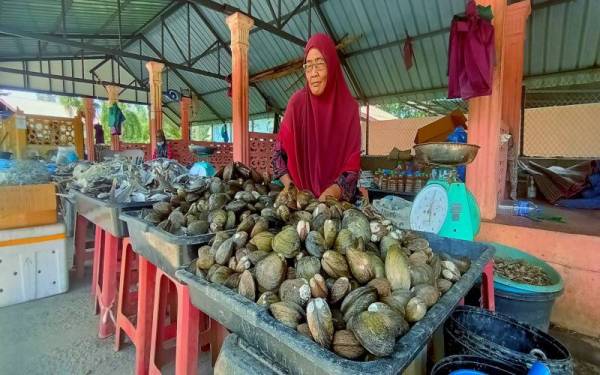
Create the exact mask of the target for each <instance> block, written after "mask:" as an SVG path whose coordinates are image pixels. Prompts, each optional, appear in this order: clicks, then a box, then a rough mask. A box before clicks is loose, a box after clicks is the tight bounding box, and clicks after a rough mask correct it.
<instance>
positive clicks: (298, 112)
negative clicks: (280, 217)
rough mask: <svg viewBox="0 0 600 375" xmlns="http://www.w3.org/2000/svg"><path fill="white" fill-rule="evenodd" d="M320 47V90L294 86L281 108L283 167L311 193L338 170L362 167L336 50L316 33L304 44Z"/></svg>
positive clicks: (355, 119)
mask: <svg viewBox="0 0 600 375" xmlns="http://www.w3.org/2000/svg"><path fill="white" fill-rule="evenodd" d="M311 48H316V49H318V50H319V51H320V52H321V54H322V55H323V57H324V58H325V62H326V63H327V83H326V86H325V91H323V93H322V94H321V95H320V96H315V95H313V94H312V93H311V92H310V89H309V88H308V84H307V85H306V86H305V87H304V88H302V89H300V90H298V91H296V92H295V93H294V94H293V95H292V97H291V98H290V101H289V102H288V106H287V108H286V110H285V116H284V117H283V121H282V122H281V129H280V130H279V142H281V146H282V148H283V150H284V151H285V153H286V154H287V169H288V172H289V174H290V176H291V178H292V181H293V182H294V184H295V185H296V186H298V188H299V189H306V190H310V191H311V192H312V193H313V194H314V195H315V196H317V197H318V196H320V195H321V193H322V192H323V191H324V190H325V189H327V188H328V187H329V186H331V185H332V184H334V183H336V181H337V180H338V178H339V177H340V175H341V174H342V173H345V172H354V173H357V174H358V171H359V170H360V117H359V112H358V103H357V102H356V100H354V98H353V97H352V94H351V93H350V90H349V89H348V86H347V85H346V81H345V80H344V73H343V72H342V67H341V65H340V61H339V58H338V55H337V51H336V48H335V43H334V42H333V40H332V39H331V38H330V37H329V36H327V35H325V34H321V33H319V34H314V35H313V36H312V37H311V38H310V39H309V40H308V42H307V43H306V47H305V48H304V59H306V55H307V54H308V51H309V50H310V49H311Z"/></svg>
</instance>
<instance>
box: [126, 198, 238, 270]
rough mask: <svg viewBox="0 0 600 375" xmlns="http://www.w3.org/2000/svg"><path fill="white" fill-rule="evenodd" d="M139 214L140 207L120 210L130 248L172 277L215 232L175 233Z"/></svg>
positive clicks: (195, 255)
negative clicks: (179, 234)
mask: <svg viewBox="0 0 600 375" xmlns="http://www.w3.org/2000/svg"><path fill="white" fill-rule="evenodd" d="M140 214H141V211H140V210H137V211H135V210H134V211H124V212H123V213H121V216H120V218H121V220H123V221H124V222H126V223H127V227H128V228H129V239H130V240H131V243H132V244H133V251H135V252H136V253H138V254H140V255H142V256H143V257H144V258H146V259H147V260H148V261H149V262H150V263H152V264H154V265H155V266H156V267H158V268H160V269H161V270H162V271H163V272H165V273H167V274H168V275H170V276H172V277H175V271H176V270H177V269H178V268H181V267H184V266H186V265H188V264H190V263H191V261H192V260H194V259H196V258H198V247H200V245H206V244H207V243H208V242H209V241H210V240H211V239H212V238H213V237H214V235H215V234H214V233H207V234H200V235H197V236H176V235H174V234H171V233H169V232H166V231H164V230H162V229H160V228H157V227H156V226H154V225H153V224H150V223H148V222H146V221H145V220H143V219H142V218H141V217H140ZM232 232H233V231H232Z"/></svg>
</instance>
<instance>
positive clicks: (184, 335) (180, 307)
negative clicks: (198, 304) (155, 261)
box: [175, 285, 200, 375]
mask: <svg viewBox="0 0 600 375" xmlns="http://www.w3.org/2000/svg"><path fill="white" fill-rule="evenodd" d="M177 288H178V293H177V343H176V348H177V349H176V355H175V373H176V374H177V375H191V374H196V373H197V368H198V334H199V324H200V311H199V310H198V309H197V308H195V307H194V306H192V303H191V301H190V294H189V289H188V287H187V286H186V285H183V286H181V285H178V286H177Z"/></svg>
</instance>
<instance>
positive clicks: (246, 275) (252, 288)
mask: <svg viewBox="0 0 600 375" xmlns="http://www.w3.org/2000/svg"><path fill="white" fill-rule="evenodd" d="M238 293H239V294H241V295H242V296H244V297H246V298H248V299H249V300H251V301H254V300H255V299H256V284H255V282H254V277H252V274H251V273H250V271H248V270H246V271H244V272H242V275H241V276H240V282H239V284H238Z"/></svg>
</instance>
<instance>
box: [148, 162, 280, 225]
mask: <svg viewBox="0 0 600 375" xmlns="http://www.w3.org/2000/svg"><path fill="white" fill-rule="evenodd" d="M167 191H171V192H172V194H171V196H170V198H169V199H167V201H163V202H158V203H155V204H154V205H153V206H152V209H147V210H143V212H142V217H143V219H144V220H145V221H147V222H149V223H152V224H155V225H156V226H157V227H159V228H161V229H163V230H165V231H167V232H169V233H172V234H175V235H180V236H184V235H190V236H194V235H201V234H206V233H216V232H219V231H222V230H230V229H235V228H236V226H237V225H238V224H240V223H241V222H242V221H243V220H244V219H245V218H247V217H248V216H250V215H252V214H256V213H259V212H260V211H261V210H263V209H264V208H267V207H273V202H274V201H275V198H276V197H277V194H278V192H279V191H281V187H280V186H279V185H275V184H271V183H270V178H269V176H266V175H265V176H262V175H261V174H259V173H257V172H256V171H254V170H252V169H250V168H248V167H246V166H245V165H243V164H241V163H235V164H233V163H232V164H229V165H227V166H226V167H224V168H223V169H221V170H220V171H219V172H218V173H217V175H216V176H215V177H211V178H202V179H196V180H193V181H190V182H189V183H187V184H180V183H174V184H172V185H171V186H170V187H169V188H168V189H167Z"/></svg>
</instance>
